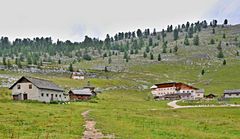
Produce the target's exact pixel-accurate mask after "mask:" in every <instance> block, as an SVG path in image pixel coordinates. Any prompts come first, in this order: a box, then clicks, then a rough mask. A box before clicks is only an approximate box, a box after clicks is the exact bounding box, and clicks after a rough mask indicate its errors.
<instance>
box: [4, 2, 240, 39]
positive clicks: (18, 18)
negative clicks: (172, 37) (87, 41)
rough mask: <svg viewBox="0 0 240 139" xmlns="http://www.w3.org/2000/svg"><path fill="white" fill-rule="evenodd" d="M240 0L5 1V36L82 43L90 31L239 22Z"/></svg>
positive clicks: (93, 34) (102, 33)
mask: <svg viewBox="0 0 240 139" xmlns="http://www.w3.org/2000/svg"><path fill="white" fill-rule="evenodd" d="M239 1H240V0H0V3H1V8H0V13H1V21H0V36H8V37H9V38H10V39H11V40H12V39H15V38H24V37H29V38H33V37H41V36H44V37H50V36H51V37H52V38H53V39H54V40H56V39H58V38H59V39H61V40H67V39H69V40H72V41H82V39H83V38H84V36H85V35H88V36H90V37H96V38H100V39H102V38H104V37H105V36H106V34H107V33H109V34H111V35H114V34H115V33H117V32H120V31H123V32H125V31H134V30H137V29H138V28H141V29H145V28H150V29H153V28H156V29H157V30H161V29H162V28H165V27H166V26H167V25H168V24H173V25H177V24H181V23H186V22H187V21H192V22H195V21H197V20H203V19H208V20H210V19H212V18H215V19H219V22H222V20H224V19H225V18H228V19H230V23H232V24H235V23H239V21H240V19H239V17H240V10H239V8H240V2H239Z"/></svg>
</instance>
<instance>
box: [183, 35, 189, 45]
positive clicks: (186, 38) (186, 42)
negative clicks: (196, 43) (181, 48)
mask: <svg viewBox="0 0 240 139" xmlns="http://www.w3.org/2000/svg"><path fill="white" fill-rule="evenodd" d="M184 45H186V46H188V45H189V41H188V36H187V35H186V36H185V39H184Z"/></svg>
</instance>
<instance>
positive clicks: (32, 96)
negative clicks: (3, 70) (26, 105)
mask: <svg viewBox="0 0 240 139" xmlns="http://www.w3.org/2000/svg"><path fill="white" fill-rule="evenodd" d="M9 89H11V90H12V96H13V100H37V101H40V102H50V101H68V100H69V97H68V95H67V94H65V93H64V90H63V89H62V88H60V87H59V86H57V85H56V84H54V83H53V82H51V81H47V80H43V79H38V78H32V77H24V76H23V77H21V78H20V79H19V80H18V81H16V82H15V83H14V84H13V85H12V86H11V87H10V88H9Z"/></svg>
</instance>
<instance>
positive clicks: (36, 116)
mask: <svg viewBox="0 0 240 139" xmlns="http://www.w3.org/2000/svg"><path fill="white" fill-rule="evenodd" d="M0 92H1V93H0V94H1V97H0V98H1V99H0V137H1V138H19V139H32V138H50V139H66V138H80V137H81V136H82V133H83V130H84V127H83V125H84V121H83V118H82V116H81V113H82V112H83V111H85V110H86V109H87V108H88V107H89V106H90V105H91V104H87V105H86V104H85V103H82V104H81V105H79V104H76V103H71V104H64V105H63V104H43V103H37V102H32V103H31V102H24V101H23V102H20V101H19V102H18V101H12V100H10V92H9V90H7V89H1V90H0Z"/></svg>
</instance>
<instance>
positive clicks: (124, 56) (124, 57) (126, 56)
mask: <svg viewBox="0 0 240 139" xmlns="http://www.w3.org/2000/svg"><path fill="white" fill-rule="evenodd" d="M127 58H128V54H127V52H126V51H125V52H124V55H123V59H127Z"/></svg>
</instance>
